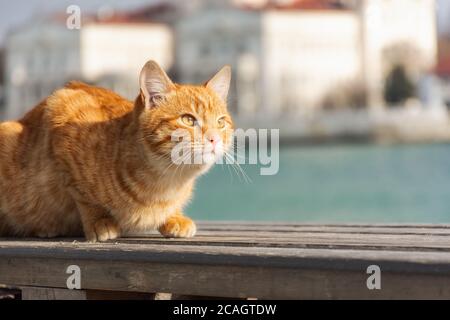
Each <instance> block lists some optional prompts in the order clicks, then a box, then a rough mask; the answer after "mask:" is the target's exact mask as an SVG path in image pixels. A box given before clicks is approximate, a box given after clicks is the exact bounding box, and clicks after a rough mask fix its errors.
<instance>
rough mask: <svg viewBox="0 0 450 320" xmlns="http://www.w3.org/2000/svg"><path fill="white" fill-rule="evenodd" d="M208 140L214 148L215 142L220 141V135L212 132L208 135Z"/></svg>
mask: <svg viewBox="0 0 450 320" xmlns="http://www.w3.org/2000/svg"><path fill="white" fill-rule="evenodd" d="M208 141H209V142H211V144H212V146H213V148H215V147H216V145H217V143H218V142H219V141H220V137H219V135H218V134H212V135H210V136H209V137H208Z"/></svg>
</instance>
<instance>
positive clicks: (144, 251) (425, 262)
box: [0, 241, 450, 292]
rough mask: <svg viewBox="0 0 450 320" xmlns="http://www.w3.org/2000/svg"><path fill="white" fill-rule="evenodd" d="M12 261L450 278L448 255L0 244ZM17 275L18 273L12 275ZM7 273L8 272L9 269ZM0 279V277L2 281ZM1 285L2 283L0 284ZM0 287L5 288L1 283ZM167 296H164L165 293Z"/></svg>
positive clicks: (0, 255) (0, 256) (3, 256)
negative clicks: (372, 270)
mask: <svg viewBox="0 0 450 320" xmlns="http://www.w3.org/2000/svg"><path fill="white" fill-rule="evenodd" d="M8 258H30V259H34V258H36V259H38V258H45V259H64V260H67V261H79V260H92V261H103V260H107V261H114V262H116V263H123V262H133V261H134V262H149V263H173V264H190V263H192V264H200V265H205V266H206V265H224V266H228V265H240V266H251V267H267V268H313V269H314V268H326V269H327V268H330V266H332V268H333V269H336V270H352V269H353V268H355V267H356V268H359V267H360V266H361V264H367V263H377V262H380V261H381V262H383V263H385V265H386V267H388V268H389V269H390V270H391V271H399V272H402V271H405V270H406V271H407V270H414V271H416V272H438V273H439V272H445V273H447V272H450V253H449V252H445V251H437V250H436V251H432V252H427V251H418V252H413V253H412V252H410V251H392V250H379V251H377V250H356V249H339V250H336V249H311V248H306V249H305V248H301V249H298V248H266V247H263V248H260V247H229V246H196V245H193V246H191V245H165V244H139V245H136V244H128V243H122V244H119V243H117V244H115V243H98V244H89V243H84V242H77V243H67V242H62V241H61V242H46V243H42V242H39V241H21V242H8V241H7V242H0V263H2V264H3V265H4V264H5V262H4V261H6V260H7V259H8ZM12 271H14V270H12ZM5 272H6V269H5ZM1 276H2V274H1V273H0V277H1ZM0 280H1V278H0ZM0 283H3V282H2V281H0ZM163 292H164V291H163Z"/></svg>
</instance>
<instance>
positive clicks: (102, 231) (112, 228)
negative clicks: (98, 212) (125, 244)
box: [86, 218, 120, 242]
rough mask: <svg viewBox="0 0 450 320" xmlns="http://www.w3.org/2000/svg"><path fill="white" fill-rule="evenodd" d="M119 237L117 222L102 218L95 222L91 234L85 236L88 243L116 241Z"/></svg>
mask: <svg viewBox="0 0 450 320" xmlns="http://www.w3.org/2000/svg"><path fill="white" fill-rule="evenodd" d="M119 236H120V228H119V225H118V224H117V222H115V221H114V220H113V219H110V218H102V219H100V220H97V221H96V222H95V223H94V225H93V228H92V230H91V232H88V233H87V234H86V238H87V240H88V241H89V242H97V241H101V242H103V241H108V240H113V239H116V238H118V237H119Z"/></svg>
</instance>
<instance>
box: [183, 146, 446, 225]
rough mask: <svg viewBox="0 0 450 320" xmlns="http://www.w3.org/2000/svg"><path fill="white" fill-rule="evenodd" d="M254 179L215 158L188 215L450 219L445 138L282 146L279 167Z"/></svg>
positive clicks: (253, 170)
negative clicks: (427, 141) (384, 143)
mask: <svg viewBox="0 0 450 320" xmlns="http://www.w3.org/2000/svg"><path fill="white" fill-rule="evenodd" d="M243 168H244V170H245V172H246V173H247V175H248V176H249V177H250V179H251V180H252V182H250V183H246V182H245V181H244V180H243V179H242V178H241V179H239V178H238V177H237V176H236V174H234V172H233V170H232V168H228V167H227V166H224V167H222V166H220V165H216V167H214V168H213V169H212V170H211V171H210V172H209V173H208V174H207V175H205V176H203V177H201V178H200V179H199V181H198V184H197V187H196V192H195V195H194V199H193V201H192V202H191V204H190V205H189V207H188V208H187V214H188V215H190V216H192V217H194V218H196V219H204V220H252V221H258V220H260V221H267V220H269V221H298V222H346V223H350V222H417V223H438V222H445V223H450V145H443V144H442V145H408V146H377V145H364V146H362V145H353V146H313V147H285V148H282V149H281V150H280V169H279V172H278V174H276V175H274V176H261V175H259V169H260V167H259V166H258V165H246V166H243Z"/></svg>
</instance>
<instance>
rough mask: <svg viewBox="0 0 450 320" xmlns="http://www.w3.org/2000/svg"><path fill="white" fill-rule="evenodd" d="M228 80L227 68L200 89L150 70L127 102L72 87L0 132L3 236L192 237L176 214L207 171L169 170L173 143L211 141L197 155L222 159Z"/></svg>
mask: <svg viewBox="0 0 450 320" xmlns="http://www.w3.org/2000/svg"><path fill="white" fill-rule="evenodd" d="M230 76H231V74H230V68H229V67H225V68H223V69H222V70H221V71H219V72H218V73H217V74H216V75H215V76H214V77H213V78H212V79H211V80H209V81H208V82H207V83H205V84H204V85H199V86H194V85H180V84H175V83H173V82H172V81H171V80H170V79H169V77H168V76H167V75H166V73H165V72H164V71H163V70H162V69H161V68H160V67H159V66H158V65H157V64H156V63H155V62H153V61H149V62H148V63H147V64H146V65H145V66H144V68H143V69H142V72H141V74H140V77H139V82H140V87H141V92H140V94H139V96H138V97H137V98H136V100H135V102H134V103H133V102H131V101H128V100H126V99H124V98H122V97H120V96H119V95H117V94H115V93H114V92H112V91H109V90H106V89H102V88H97V87H92V86H89V85H87V84H84V83H80V82H71V83H69V84H68V85H67V86H65V87H64V88H62V89H60V90H57V91H56V92H54V93H53V94H52V95H51V96H50V97H48V98H47V99H45V100H44V101H42V102H41V103H40V104H39V105H38V106H36V107H35V108H34V109H32V110H31V111H30V112H28V113H27V114H26V115H25V116H24V117H23V118H22V119H20V120H18V121H10V122H4V123H1V124H0V236H6V235H8V236H22V237H25V236H40V237H54V236H80V235H83V234H84V236H85V237H86V238H87V240H89V241H107V240H111V239H115V238H117V237H119V236H120V235H121V234H126V233H129V232H136V231H139V230H149V229H156V228H159V230H160V232H161V233H162V234H163V235H164V236H168V237H191V236H194V234H195V231H196V227H195V223H194V222H193V221H192V220H191V219H189V218H187V217H184V216H183V215H182V210H183V207H184V205H185V204H186V203H187V201H188V200H189V199H190V198H191V194H192V189H193V185H194V183H195V179H196V178H197V177H198V176H199V175H201V174H203V173H204V172H206V171H207V170H208V169H209V168H210V166H211V165H212V163H207V164H203V163H202V164H184V163H183V164H174V163H173V161H172V159H171V151H172V149H173V148H174V146H175V144H176V142H175V141H172V139H171V134H172V133H173V132H174V131H176V130H178V129H184V130H187V131H188V132H189V133H190V134H191V135H195V136H199V134H200V137H201V136H202V135H205V133H206V132H209V133H208V135H209V137H210V138H209V139H206V138H204V139H203V141H201V143H200V146H201V148H203V149H204V150H213V149H214V148H216V147H217V146H219V145H220V146H221V148H222V149H223V150H226V149H227V148H228V147H229V146H230V144H231V135H232V120H231V117H230V115H229V114H228V112H227V108H226V96H227V93H228V89H229V85H230ZM187 118H189V119H192V121H188V122H186V121H184V122H183V121H182V119H187ZM194 119H195V121H194ZM218 119H221V120H220V121H218ZM224 123H226V124H227V125H224ZM212 136H214V139H211V137H212ZM211 141H213V142H214V144H211ZM191 148H192V152H194V150H195V149H196V148H198V142H196V147H195V148H194V144H193V146H192V147H191ZM223 150H217V151H223ZM209 155H210V156H211V155H212V154H211V152H210V154H209ZM213 155H214V156H215V155H216V154H213Z"/></svg>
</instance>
